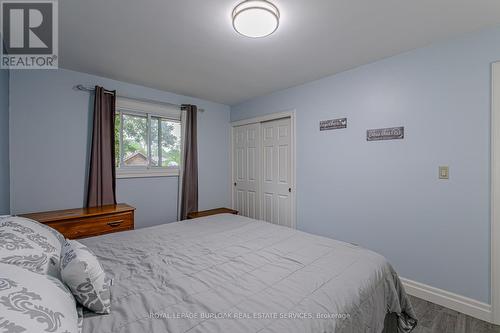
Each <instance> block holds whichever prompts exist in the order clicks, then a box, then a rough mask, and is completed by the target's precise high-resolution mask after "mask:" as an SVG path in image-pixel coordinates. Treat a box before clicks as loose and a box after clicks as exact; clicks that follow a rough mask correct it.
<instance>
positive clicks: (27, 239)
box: [0, 216, 64, 277]
mask: <svg viewBox="0 0 500 333" xmlns="http://www.w3.org/2000/svg"><path fill="white" fill-rule="evenodd" d="M63 242H64V236H62V235H61V234H60V233H59V232H58V231H56V230H55V229H52V228H50V227H48V226H46V225H44V224H41V223H39V222H36V221H33V220H30V219H26V218H22V217H17V216H9V217H5V218H2V219H0V263H4V264H13V265H17V266H20V267H23V268H26V269H28V270H30V271H32V272H35V273H40V274H49V275H52V276H55V277H58V275H59V257H60V253H61V246H62V244H63Z"/></svg>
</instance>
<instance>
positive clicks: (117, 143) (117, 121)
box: [115, 112, 122, 167]
mask: <svg viewBox="0 0 500 333" xmlns="http://www.w3.org/2000/svg"><path fill="white" fill-rule="evenodd" d="M121 126H122V124H121V117H120V112H116V115H115V166H116V167H119V166H120V130H121Z"/></svg>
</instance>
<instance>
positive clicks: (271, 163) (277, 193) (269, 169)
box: [261, 118, 293, 227]
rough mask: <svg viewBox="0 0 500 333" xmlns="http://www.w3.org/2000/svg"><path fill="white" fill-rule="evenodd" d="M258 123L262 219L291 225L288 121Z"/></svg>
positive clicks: (290, 160)
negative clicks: (260, 141) (260, 144)
mask: <svg viewBox="0 0 500 333" xmlns="http://www.w3.org/2000/svg"><path fill="white" fill-rule="evenodd" d="M261 124H262V219H264V220H266V221H268V222H271V223H274V224H279V225H283V226H288V227H292V226H293V224H292V214H291V210H292V199H291V197H292V196H291V195H292V193H291V191H292V185H291V182H292V175H291V163H292V159H291V121H290V118H284V119H279V120H273V121H269V122H264V123H261Z"/></svg>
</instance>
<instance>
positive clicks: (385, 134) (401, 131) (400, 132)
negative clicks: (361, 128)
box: [366, 126, 405, 141]
mask: <svg viewBox="0 0 500 333" xmlns="http://www.w3.org/2000/svg"><path fill="white" fill-rule="evenodd" d="M404 137H405V128H404V127H403V126H402V127H389V128H377V129H369V130H367V131H366V141H380V140H397V139H404Z"/></svg>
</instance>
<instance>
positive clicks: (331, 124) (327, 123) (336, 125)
mask: <svg viewBox="0 0 500 333" xmlns="http://www.w3.org/2000/svg"><path fill="white" fill-rule="evenodd" d="M340 128H347V118H339V119H330V120H321V121H320V122H319V130H320V131H328V130H333V129H340Z"/></svg>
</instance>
